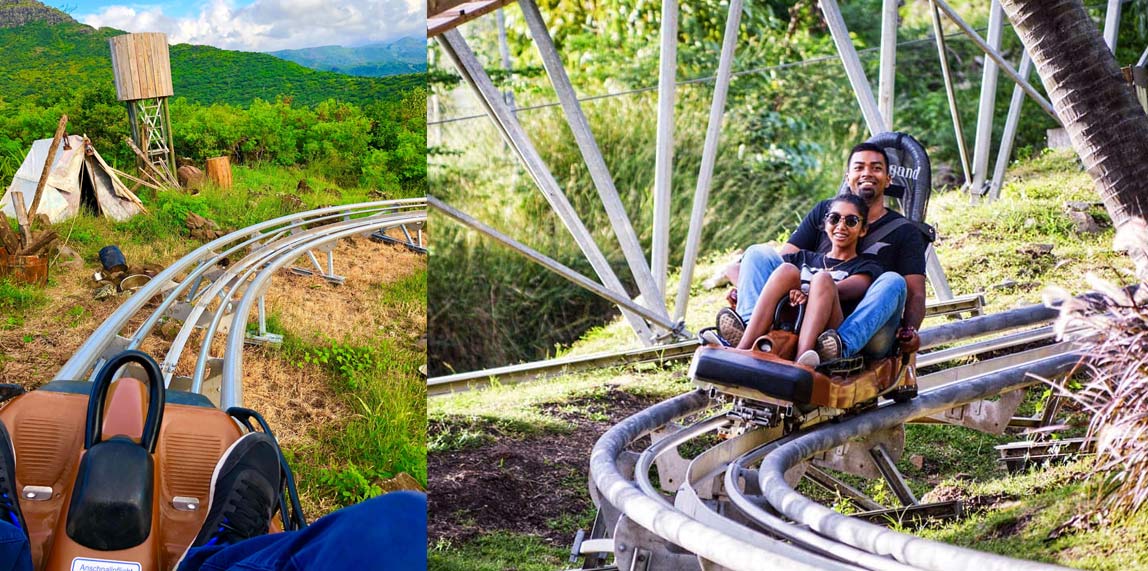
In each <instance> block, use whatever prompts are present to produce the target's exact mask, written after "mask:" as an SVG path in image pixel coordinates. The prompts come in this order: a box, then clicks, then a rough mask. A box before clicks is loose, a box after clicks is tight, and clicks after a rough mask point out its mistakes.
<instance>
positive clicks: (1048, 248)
mask: <svg viewBox="0 0 1148 571" xmlns="http://www.w3.org/2000/svg"><path fill="white" fill-rule="evenodd" d="M1016 253H1018V254H1027V255H1029V256H1032V257H1033V259H1036V258H1039V257H1041V256H1049V255H1052V244H1028V245H1025V246H1021V247H1020V248H1017V249H1016Z"/></svg>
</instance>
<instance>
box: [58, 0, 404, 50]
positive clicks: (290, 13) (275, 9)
mask: <svg viewBox="0 0 1148 571" xmlns="http://www.w3.org/2000/svg"><path fill="white" fill-rule="evenodd" d="M44 3H45V4H48V5H49V6H54V7H56V8H60V9H62V10H64V11H66V12H68V13H69V14H71V16H72V17H73V18H75V19H76V20H79V21H80V22H82V23H84V24H87V25H89V26H93V27H103V26H110V27H112V28H117V29H120V30H124V31H128V32H164V33H166V34H167V36H168V42H169V43H172V44H177V43H189V44H202V45H209V46H215V47H218V48H223V49H229V50H243V51H259V52H264V51H274V50H282V49H298V48H306V47H314V46H325V45H341V46H355V45H361V44H365V43H372V42H381V41H387V40H392V39H396V38H399V37H402V36H422V35H425V34H426V2H425V0H191V1H183V2H180V1H171V2H162V1H161V2H113V1H107V0H105V1H96V0H79V1H76V0H71V1H65V2H59V1H57V0H47V1H45V2H44Z"/></svg>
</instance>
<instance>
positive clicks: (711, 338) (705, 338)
mask: <svg viewBox="0 0 1148 571" xmlns="http://www.w3.org/2000/svg"><path fill="white" fill-rule="evenodd" d="M698 337H701V339H702V343H703V344H705V345H713V346H714V347H722V346H724V345H725V343H722V342H721V338H719V337H718V334H717V332H716V331H714V330H713V329H706V330H705V331H702V332H701V333H699V334H698Z"/></svg>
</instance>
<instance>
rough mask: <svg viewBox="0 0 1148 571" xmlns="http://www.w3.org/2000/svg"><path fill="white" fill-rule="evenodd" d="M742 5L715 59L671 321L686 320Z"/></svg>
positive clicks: (738, 0)
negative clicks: (700, 157)
mask: <svg viewBox="0 0 1148 571" xmlns="http://www.w3.org/2000/svg"><path fill="white" fill-rule="evenodd" d="M742 4H743V2H742V0H730V3H729V16H727V18H726V22H725V35H724V36H723V37H722V46H721V58H720V59H719V60H718V71H717V80H716V82H715V83H714V99H713V103H712V104H711V105H710V117H709V124H708V125H707V127H706V142H705V146H704V147H703V148H702V166H701V169H700V170H699V172H698V184H697V187H696V189H695V190H694V206H693V210H692V211H691V212H690V231H689V234H688V235H687V237H686V252H685V257H684V258H683V260H682V277H681V281H680V282H679V283H678V297H677V301H676V303H675V304H674V321H681V320H682V319H684V318H685V316H686V306H687V305H688V304H689V300H690V282H691V281H693V277H694V264H695V263H696V262H697V257H698V248H699V246H700V244H701V241H702V224H703V220H704V218H705V214H706V205H707V204H708V203H709V198H710V182H711V180H712V178H713V173H714V161H715V160H716V157H717V147H718V139H719V138H720V137H721V123H722V118H723V117H724V116H725V98H726V93H727V92H728V91H729V78H730V70H731V68H732V67H733V50H734V47H736V45H737V35H738V26H739V24H740V22H741V8H742Z"/></svg>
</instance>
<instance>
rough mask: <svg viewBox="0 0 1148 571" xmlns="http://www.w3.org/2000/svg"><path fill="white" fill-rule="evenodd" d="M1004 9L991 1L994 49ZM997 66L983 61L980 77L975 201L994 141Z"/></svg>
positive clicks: (998, 43)
mask: <svg viewBox="0 0 1148 571" xmlns="http://www.w3.org/2000/svg"><path fill="white" fill-rule="evenodd" d="M1003 21H1004V9H1003V8H1001V3H1000V0H992V4H991V5H990V6H989V38H988V44H989V46H990V47H991V48H992V49H993V50H999V49H1000V46H1001V28H1002V24H1003ZM997 75H998V72H997V64H996V62H994V61H993V60H992V59H989V58H985V68H984V74H983V75H982V76H981V104H980V108H979V109H978V111H977V135H976V139H975V140H976V145H975V146H974V147H973V180H972V183H971V184H970V185H969V195H970V196H971V197H973V199H974V200H976V198H977V197H979V196H981V195H982V194H985V190H986V189H985V187H984V186H985V180H986V179H987V178H988V172H987V171H988V169H989V151H990V150H991V149H990V147H991V146H992V142H993V110H994V108H995V106H996V101H997Z"/></svg>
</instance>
